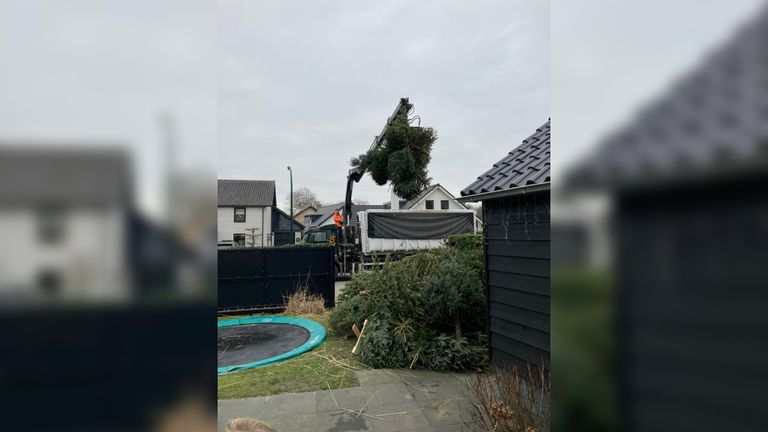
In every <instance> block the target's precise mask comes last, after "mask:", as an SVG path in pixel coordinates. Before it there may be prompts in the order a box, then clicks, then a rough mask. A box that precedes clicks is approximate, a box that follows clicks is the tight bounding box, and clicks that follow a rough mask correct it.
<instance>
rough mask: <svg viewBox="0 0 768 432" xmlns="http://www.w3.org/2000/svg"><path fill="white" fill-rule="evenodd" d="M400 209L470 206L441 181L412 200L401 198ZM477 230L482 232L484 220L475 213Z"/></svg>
mask: <svg viewBox="0 0 768 432" xmlns="http://www.w3.org/2000/svg"><path fill="white" fill-rule="evenodd" d="M399 204H400V210H435V211H442V210H467V209H469V207H467V206H465V205H464V204H463V203H461V202H459V201H458V200H457V199H456V197H454V196H453V194H451V193H450V192H448V190H447V189H446V188H444V187H443V186H442V185H441V184H440V183H435V184H433V185H432V186H429V187H428V188H426V189H424V190H422V191H421V192H420V193H419V195H417V196H416V198H414V199H412V200H408V201H406V200H400V203H399ZM383 207H384V208H387V209H389V208H392V203H391V202H388V203H385V204H384V206H383ZM475 230H476V232H482V230H483V222H482V221H481V220H480V218H478V217H477V214H475Z"/></svg>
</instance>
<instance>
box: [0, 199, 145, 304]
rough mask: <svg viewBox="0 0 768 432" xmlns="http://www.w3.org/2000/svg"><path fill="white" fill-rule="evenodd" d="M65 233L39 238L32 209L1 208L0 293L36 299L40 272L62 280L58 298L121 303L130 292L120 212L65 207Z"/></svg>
mask: <svg viewBox="0 0 768 432" xmlns="http://www.w3.org/2000/svg"><path fill="white" fill-rule="evenodd" d="M61 220H62V223H63V225H64V236H63V238H62V239H61V241H60V242H57V243H55V244H44V243H41V242H40V240H39V239H38V221H39V220H38V217H37V212H36V211H35V210H33V209H31V208H3V209H0V239H2V241H0V294H2V295H4V296H5V295H10V296H14V295H19V294H21V295H24V296H25V297H29V296H30V295H31V296H32V297H40V296H42V295H43V292H42V291H41V290H40V289H39V287H38V278H39V276H40V273H41V272H42V271H44V270H50V271H54V272H56V273H57V274H58V275H59V277H60V278H61V283H62V286H61V293H60V296H59V297H58V300H61V301H120V300H125V299H127V298H128V297H129V296H130V281H129V272H128V263H127V257H126V240H127V236H126V226H125V214H124V212H123V211H122V210H121V209H119V208H113V209H95V208H83V209H67V210H66V211H65V212H64V214H63V216H62V217H61Z"/></svg>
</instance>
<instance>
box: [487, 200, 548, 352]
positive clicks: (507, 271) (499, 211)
mask: <svg viewBox="0 0 768 432" xmlns="http://www.w3.org/2000/svg"><path fill="white" fill-rule="evenodd" d="M483 220H484V223H485V225H484V237H485V238H484V240H485V260H486V294H487V298H488V328H489V343H490V347H491V360H492V361H493V363H494V364H496V365H498V366H505V365H511V364H524V363H531V364H535V365H538V364H541V362H542V361H544V362H545V363H549V292H550V291H549V251H550V245H549V241H550V240H549V239H550V235H549V192H540V193H536V194H529V195H521V196H517V197H508V198H500V199H494V200H488V201H484V202H483Z"/></svg>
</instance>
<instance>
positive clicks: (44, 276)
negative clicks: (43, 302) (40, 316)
mask: <svg viewBox="0 0 768 432" xmlns="http://www.w3.org/2000/svg"><path fill="white" fill-rule="evenodd" d="M37 286H38V287H39V288H40V291H42V292H43V294H45V295H46V296H48V297H56V296H58V295H60V294H61V289H62V286H63V283H62V278H61V273H59V272H58V271H56V270H52V269H46V270H43V271H41V272H40V273H38V275H37Z"/></svg>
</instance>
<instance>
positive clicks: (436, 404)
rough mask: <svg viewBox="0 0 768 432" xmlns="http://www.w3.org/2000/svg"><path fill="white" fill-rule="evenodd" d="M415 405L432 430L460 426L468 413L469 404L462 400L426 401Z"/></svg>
mask: <svg viewBox="0 0 768 432" xmlns="http://www.w3.org/2000/svg"><path fill="white" fill-rule="evenodd" d="M417 405H418V406H419V407H420V408H422V413H423V414H424V416H425V417H426V418H427V420H429V424H430V426H432V427H433V428H444V427H447V426H451V425H461V424H463V423H464V422H465V421H466V420H467V416H469V413H470V410H469V409H470V407H469V403H468V402H467V401H466V400H465V399H463V398H449V399H442V400H440V399H427V400H421V401H418V402H417Z"/></svg>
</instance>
